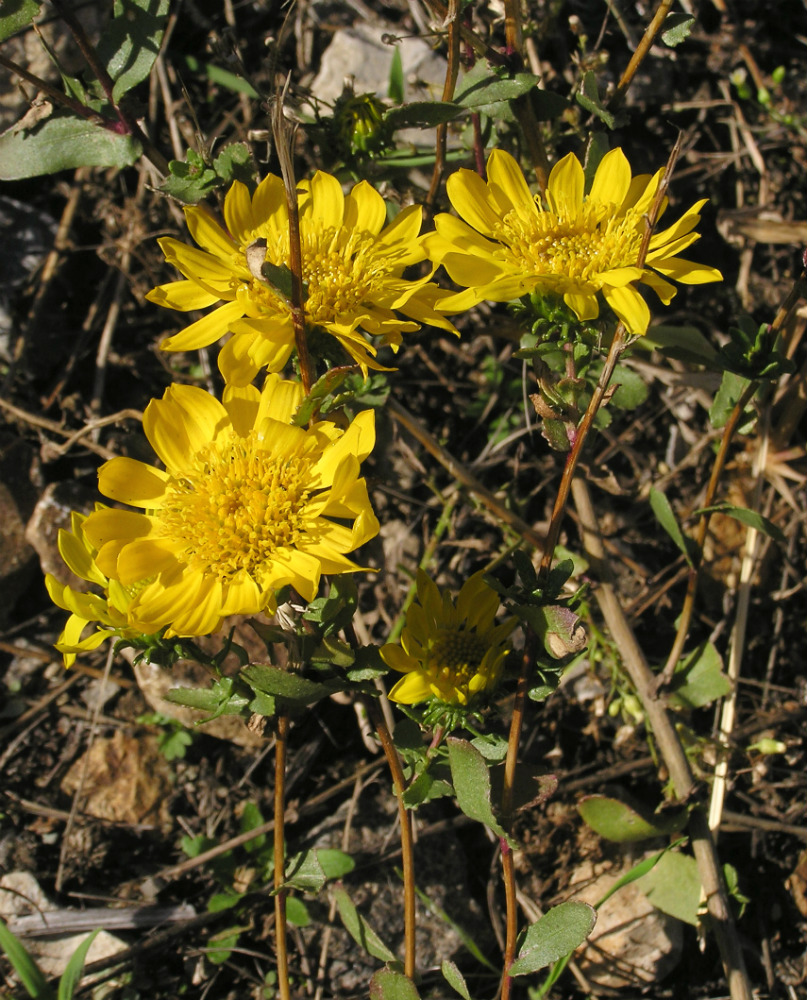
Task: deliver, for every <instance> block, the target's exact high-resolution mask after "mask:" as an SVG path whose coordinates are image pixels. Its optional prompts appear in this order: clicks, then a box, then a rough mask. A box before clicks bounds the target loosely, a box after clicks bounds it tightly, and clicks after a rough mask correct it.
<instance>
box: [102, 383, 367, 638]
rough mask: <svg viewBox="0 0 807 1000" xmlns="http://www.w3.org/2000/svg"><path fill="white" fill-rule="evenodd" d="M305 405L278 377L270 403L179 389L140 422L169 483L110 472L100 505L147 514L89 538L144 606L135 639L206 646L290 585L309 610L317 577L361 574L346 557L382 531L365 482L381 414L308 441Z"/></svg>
mask: <svg viewBox="0 0 807 1000" xmlns="http://www.w3.org/2000/svg"><path fill="white" fill-rule="evenodd" d="M302 398H303V392H302V387H301V386H300V384H299V383H296V382H283V381H281V380H280V378H279V377H278V376H277V375H270V376H269V378H268V379H267V381H266V386H265V387H264V390H263V392H258V390H257V389H255V388H253V387H252V386H247V387H245V388H242V389H235V388H232V387H229V388H227V389H225V392H224V398H223V403H220V402H218V400H216V399H214V398H213V397H212V396H210V395H208V393H206V392H205V391H204V390H203V389H199V388H196V387H194V386H186V385H172V386H170V387H169V388H168V389H167V390H166V392H165V395H164V396H163V398H162V399H160V400H152V401H151V402H150V403H149V405H148V407H147V408H146V412H145V414H144V417H143V426H144V429H145V432H146V435H147V437H148V439H149V441H150V442H151V444H152V446H153V448H154V450H155V451H156V452H157V455H158V456H159V458H160V459H161V461H162V462H163V464H164V465H165V470H164V471H163V470H161V469H157V468H155V467H153V466H150V465H145V464H144V463H143V462H138V461H135V460H134V459H130V458H123V457H121V458H113V459H112V460H111V461H110V462H107V463H106V464H105V465H103V466H102V467H101V469H100V470H99V473H98V483H99V489H100V490H101V492H102V493H104V494H105V495H106V496H108V497H110V498H112V499H113V500H118V501H121V502H123V503H127V504H130V505H131V506H133V507H137V508H140V512H137V511H132V510H114V509H105V510H100V511H96V512H95V513H94V514H91V515H90V516H89V518H87V521H86V522H85V525H84V531H85V534H86V536H87V538H88V539H89V540H90V542H91V544H92V545H93V546H95V548H96V549H97V550H98V555H97V557H96V560H97V564H98V567H99V568H100V570H101V572H102V573H104V574H105V575H106V576H108V577H109V578H110V579H111V580H117V581H119V582H120V583H121V584H122V585H123V586H124V587H126V588H129V589H131V590H132V592H133V593H135V594H136V596H135V597H134V598H133V601H132V604H131V606H130V608H129V610H128V615H129V620H130V622H131V623H132V624H133V625H134V626H136V627H137V628H139V629H141V630H142V631H143V632H145V633H147V634H152V633H154V632H157V631H159V629H161V628H163V627H165V626H167V628H168V630H167V632H166V637H168V638H170V637H171V636H176V635H178V636H196V635H207V634H208V633H211V632H215V631H216V630H217V629H218V628H219V627H220V625H221V621H222V619H223V618H225V617H226V616H227V615H235V614H256V613H257V612H259V611H268V612H270V613H271V612H273V611H274V610H275V606H276V605H275V594H276V591H277V590H279V589H280V588H281V587H283V586H285V585H286V584H291V585H292V586H293V587H295V588H296V590H297V591H298V592H299V593H300V594H301V595H302V596H303V598H304V599H305V600H307V601H311V600H313V598H314V596H315V595H316V592H317V588H318V586H319V581H320V576H321V574H323V573H334V574H335V573H349V572H352V571H354V570H358V569H359V568H360V567H358V566H357V565H356V564H355V563H353V562H351V561H350V560H349V559H348V558H347V553H349V552H352V551H353V550H354V549H357V548H358V547H359V546H360V545H362V544H363V543H364V542H366V541H367V540H368V539H370V538H372V537H373V536H374V535H375V534H376V533H377V532H378V521H377V520H376V518H375V515H374V514H373V510H372V507H371V506H370V500H369V497H368V495H367V486H366V484H365V481H364V479H361V478H359V464H360V462H361V461H362V460H363V459H364V458H366V457H367V455H369V453H370V451H371V450H372V448H373V444H374V443H375V424H374V414H373V412H372V411H370V410H367V411H364V412H362V413H360V414H359V415H358V416H357V417H356V419H355V420H354V421H353V422H352V423H351V424H350V425H349V427H348V428H347V429H346V430H341V429H339V428H338V427H336V426H335V425H334V424H333V423H330V422H328V421H321V422H319V423H317V424H314V425H313V426H312V427H311V428H309V429H308V430H305V429H303V428H302V427H295V426H293V425H292V424H291V423H290V420H291V418H292V416H293V414H294V412H295V411H296V409H297V407H298V406H299V404H300V402H301V401H302ZM334 519H336V520H334ZM344 522H352V525H348V524H346V523H344Z"/></svg>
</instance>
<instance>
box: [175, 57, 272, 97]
mask: <svg viewBox="0 0 807 1000" xmlns="http://www.w3.org/2000/svg"><path fill="white" fill-rule="evenodd" d="M185 65H186V66H187V67H188V69H189V70H190V71H191V72H192V73H198V72H200V71H201V72H203V73H204V75H205V76H206V77H207V79H208V80H210V82H211V83H217V84H218V85H219V86H220V87H225V88H226V89H227V90H231V91H232V92H233V93H234V94H246V95H247V97H254V98H259V97H260V96H261V95H260V94H259V93H258V91H257V90H256V89H255V88H254V87H253V86H252V84H251V83H250V82H249V81H248V80H245V79H244V78H243V76H238V75H237V74H236V73H231V72H230V71H229V70H228V69H222V68H221V66H214V65H213V64H212V63H203V62H200V61H199V60H198V59H197V58H196V56H191V55H187V56H185Z"/></svg>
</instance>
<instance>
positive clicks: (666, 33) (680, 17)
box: [661, 10, 695, 49]
mask: <svg viewBox="0 0 807 1000" xmlns="http://www.w3.org/2000/svg"><path fill="white" fill-rule="evenodd" d="M694 24H695V18H694V17H690V15H689V14H685V13H684V12H683V11H675V10H674V11H672V12H671V13H670V14H668V15H667V16H666V17H665V18H664V24H663V25H662V28H661V40H662V42H664V44H665V45H669V46H670V48H671V49H674V48H675V46H676V45H680V44H681V42H683V41H686V39H687V38H689V35H690V32H691V31H692V28H693V26H694Z"/></svg>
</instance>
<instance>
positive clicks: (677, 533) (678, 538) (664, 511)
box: [650, 486, 695, 568]
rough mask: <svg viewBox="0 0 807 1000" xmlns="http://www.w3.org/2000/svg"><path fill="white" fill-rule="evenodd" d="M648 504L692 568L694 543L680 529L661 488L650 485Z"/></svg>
mask: <svg viewBox="0 0 807 1000" xmlns="http://www.w3.org/2000/svg"><path fill="white" fill-rule="evenodd" d="M650 506H651V507H652V508H653V513H654V514H655V515H656V520H657V521H658V522H659V524H660V525H661V526H662V528H664V530H665V531H666V532H667V534H668V535H669V536H670V538H672V540H673V541H674V542H675V544H676V545H677V546H678V548H679V549H680V550H681V551H682V552H683V553H684V558H685V559H686V561H687V565H688V566H689V567H690V568H694V563H693V561H692V556H693V552H694V547H695V543H694V541H693V540H692V539H691V538H687V537H686V536H685V535H684V533H683V531H681V528H680V526H679V524H678V520H677V518H676V516H675V514H674V513H673V509H672V507H671V506H670V501H669V500H668V499H667V497H666V496H665V495H664V494H663V493H662V492H661V490H657V489H656V488H655V486H651V487H650Z"/></svg>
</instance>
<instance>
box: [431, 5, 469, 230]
mask: <svg viewBox="0 0 807 1000" xmlns="http://www.w3.org/2000/svg"><path fill="white" fill-rule="evenodd" d="M461 17H462V0H448V18H447V24H448V64H447V66H446V79H445V83H444V84H443V98H442V99H443V101H445V102H448V101H452V100H453V99H454V90H455V88H456V86H457V77H458V76H459V72H460V41H461V31H460V29H461V27H462V23H461V20H460V18H461ZM447 135H448V125H447V123H445V122H443V123H442V124H441V125H438V126H437V134H436V142H435V149H434V171H433V173H432V182H431V185H430V187H429V193H428V195H427V196H426V208H427V211H428V213H429V215H433V214H434V204H435V201H436V200H437V192H438V190H439V189H440V182H441V181H442V179H443V173H444V171H445V168H446V137H447Z"/></svg>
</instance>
